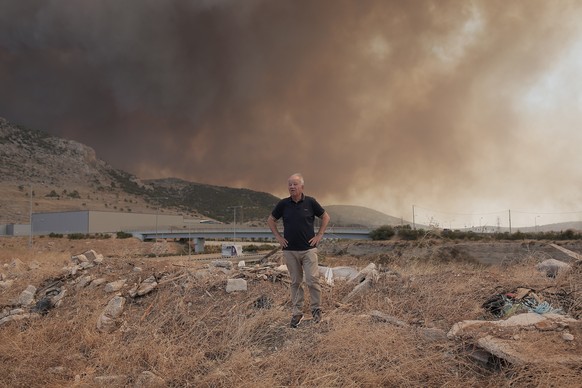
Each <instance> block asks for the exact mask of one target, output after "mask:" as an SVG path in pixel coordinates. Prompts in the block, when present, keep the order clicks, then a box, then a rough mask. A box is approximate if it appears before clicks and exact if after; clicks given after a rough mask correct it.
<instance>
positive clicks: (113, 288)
mask: <svg viewBox="0 0 582 388" xmlns="http://www.w3.org/2000/svg"><path fill="white" fill-rule="evenodd" d="M126 282H127V279H121V280H117V281H115V282H111V283H107V284H106V285H105V292H117V291H119V290H121V289H122V288H123V286H125V283H126Z"/></svg>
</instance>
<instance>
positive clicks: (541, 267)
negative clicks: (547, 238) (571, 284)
mask: <svg viewBox="0 0 582 388" xmlns="http://www.w3.org/2000/svg"><path fill="white" fill-rule="evenodd" d="M536 268H537V270H538V271H541V272H545V273H546V276H548V277H552V278H555V277H556V276H558V274H560V273H565V272H568V271H569V270H570V269H572V266H571V265H570V264H568V263H564V262H563V261H560V260H556V259H548V260H544V261H542V262H541V263H539V264H537V265H536Z"/></svg>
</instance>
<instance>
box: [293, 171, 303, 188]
mask: <svg viewBox="0 0 582 388" xmlns="http://www.w3.org/2000/svg"><path fill="white" fill-rule="evenodd" d="M293 177H296V178H299V181H300V182H301V184H302V185H304V184H305V180H304V179H303V174H301V173H300V172H296V173H295V174H293V175H291V176H290V177H289V179H291V178H293Z"/></svg>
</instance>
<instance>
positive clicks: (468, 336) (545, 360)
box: [447, 313, 582, 365]
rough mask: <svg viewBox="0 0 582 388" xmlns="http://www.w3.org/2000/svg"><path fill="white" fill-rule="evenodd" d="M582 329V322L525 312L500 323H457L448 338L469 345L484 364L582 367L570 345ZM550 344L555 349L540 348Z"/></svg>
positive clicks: (550, 347) (472, 321) (548, 314)
mask: <svg viewBox="0 0 582 388" xmlns="http://www.w3.org/2000/svg"><path fill="white" fill-rule="evenodd" d="M581 330H582V322H581V321H579V320H577V319H574V318H570V317H567V316H564V315H561V314H553V313H547V314H537V313H524V314H518V315H513V316H511V317H509V318H507V319H505V320H499V321H479V320H468V321H462V322H458V323H456V324H454V325H453V327H452V328H451V329H450V330H449V332H448V333H447V337H448V338H449V339H452V340H457V341H462V342H463V343H465V344H468V345H470V348H471V350H472V352H469V353H470V355H472V356H473V357H474V358H475V359H476V360H480V361H482V362H483V361H485V362H489V363H490V362H491V360H503V361H505V362H508V363H511V364H514V365H527V364H553V363H558V364H573V365H582V355H580V354H574V353H572V348H571V346H570V345H569V342H570V341H574V340H575V339H576V338H575V337H576V336H575V335H574V334H572V333H573V332H576V333H581ZM578 335H579V334H578ZM548 342H549V343H551V344H552V346H545V347H543V349H541V348H539V346H543V345H541V344H543V343H548Z"/></svg>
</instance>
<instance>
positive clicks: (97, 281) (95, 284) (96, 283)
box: [89, 278, 107, 288]
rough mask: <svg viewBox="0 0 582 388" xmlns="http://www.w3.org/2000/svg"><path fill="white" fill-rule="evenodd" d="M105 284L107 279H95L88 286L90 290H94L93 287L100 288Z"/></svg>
mask: <svg viewBox="0 0 582 388" xmlns="http://www.w3.org/2000/svg"><path fill="white" fill-rule="evenodd" d="M106 282H107V279H105V278H97V279H95V280H93V281H92V282H91V284H89V286H90V287H91V288H95V287H98V286H100V285H102V284H104V283H106Z"/></svg>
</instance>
